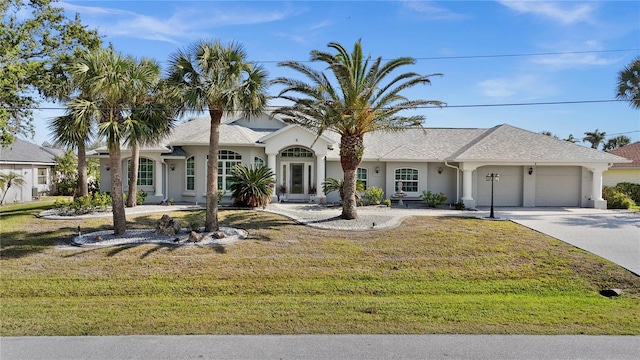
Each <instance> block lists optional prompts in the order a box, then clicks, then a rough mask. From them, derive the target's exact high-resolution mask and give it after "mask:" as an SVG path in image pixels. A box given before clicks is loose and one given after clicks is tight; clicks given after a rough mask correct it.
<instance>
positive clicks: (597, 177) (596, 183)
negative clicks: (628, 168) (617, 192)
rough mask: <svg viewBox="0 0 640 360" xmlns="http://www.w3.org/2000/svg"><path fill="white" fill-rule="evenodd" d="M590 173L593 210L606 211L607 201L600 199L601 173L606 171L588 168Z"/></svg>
mask: <svg viewBox="0 0 640 360" xmlns="http://www.w3.org/2000/svg"><path fill="white" fill-rule="evenodd" d="M589 170H590V171H591V173H592V180H591V184H592V187H591V201H592V202H593V207H594V208H595V209H606V208H607V201H606V200H605V199H603V198H602V173H603V172H605V171H606V170H607V169H603V168H599V167H598V168H590V169H589Z"/></svg>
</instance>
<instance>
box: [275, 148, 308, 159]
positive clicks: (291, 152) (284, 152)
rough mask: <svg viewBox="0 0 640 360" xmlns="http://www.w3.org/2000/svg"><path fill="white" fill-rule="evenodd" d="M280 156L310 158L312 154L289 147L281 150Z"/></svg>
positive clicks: (301, 149)
mask: <svg viewBox="0 0 640 360" xmlns="http://www.w3.org/2000/svg"><path fill="white" fill-rule="evenodd" d="M280 156H282V157H288V158H312V157H313V152H311V151H310V150H308V149H305V148H301V147H290V148H287V149H284V150H282V152H281V153H280Z"/></svg>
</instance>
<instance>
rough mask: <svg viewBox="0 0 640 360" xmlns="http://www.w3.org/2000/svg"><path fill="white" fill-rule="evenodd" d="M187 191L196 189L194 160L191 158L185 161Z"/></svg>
mask: <svg viewBox="0 0 640 360" xmlns="http://www.w3.org/2000/svg"><path fill="white" fill-rule="evenodd" d="M186 184H187V191H193V190H195V189H196V160H195V158H194V157H193V156H191V157H190V158H188V159H187V182H186Z"/></svg>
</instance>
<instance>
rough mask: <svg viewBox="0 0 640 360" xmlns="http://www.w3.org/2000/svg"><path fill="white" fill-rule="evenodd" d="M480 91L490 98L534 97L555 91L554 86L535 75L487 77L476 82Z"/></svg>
mask: <svg viewBox="0 0 640 360" xmlns="http://www.w3.org/2000/svg"><path fill="white" fill-rule="evenodd" d="M478 87H479V88H480V91H481V93H482V94H483V95H484V96H487V97H490V98H499V99H508V98H514V97H516V96H517V97H518V98H519V99H529V100H530V99H535V98H540V97H543V96H548V95H551V94H553V93H555V92H556V89H555V87H554V86H552V85H549V84H545V81H544V80H543V79H541V78H540V77H539V76H535V75H518V76H514V77H503V78H495V79H488V80H485V81H482V82H480V83H479V84H478Z"/></svg>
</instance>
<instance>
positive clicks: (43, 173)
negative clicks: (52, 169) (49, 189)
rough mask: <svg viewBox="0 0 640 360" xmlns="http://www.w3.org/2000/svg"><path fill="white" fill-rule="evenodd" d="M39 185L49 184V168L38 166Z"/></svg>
mask: <svg viewBox="0 0 640 360" xmlns="http://www.w3.org/2000/svg"><path fill="white" fill-rule="evenodd" d="M38 185H47V169H46V168H38Z"/></svg>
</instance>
